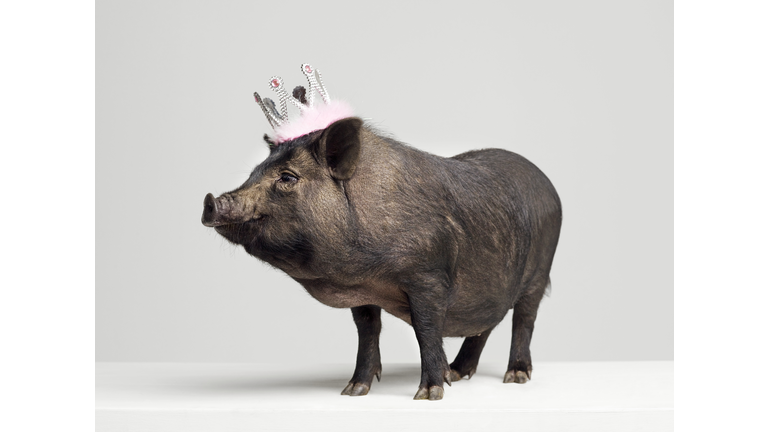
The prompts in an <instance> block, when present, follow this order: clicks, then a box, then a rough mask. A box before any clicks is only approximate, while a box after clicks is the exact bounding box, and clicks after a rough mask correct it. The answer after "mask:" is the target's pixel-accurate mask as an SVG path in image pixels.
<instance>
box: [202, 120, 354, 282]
mask: <svg viewBox="0 0 768 432" xmlns="http://www.w3.org/2000/svg"><path fill="white" fill-rule="evenodd" d="M362 124H363V122H362V120H360V119H359V118H357V117H350V118H345V119H342V120H338V121H336V122H335V123H333V124H331V125H330V126H328V127H327V128H325V129H323V130H319V131H315V132H312V133H309V134H307V135H304V136H301V137H298V138H296V139H293V140H291V141H287V142H284V143H281V144H280V145H277V146H273V147H272V148H271V151H270V154H269V157H267V159H266V160H265V161H264V162H262V163H261V164H259V165H258V166H257V167H256V168H255V169H254V170H253V172H252V173H251V175H250V177H249V178H248V180H246V181H245V183H243V185H242V186H240V187H239V188H237V189H235V190H233V191H231V192H227V193H225V194H222V195H221V196H219V197H218V198H215V197H214V196H213V195H212V194H208V195H206V197H205V200H204V208H203V216H202V222H203V225H205V226H208V227H213V228H214V229H215V230H216V232H218V233H219V234H221V235H222V236H224V238H226V239H227V240H229V241H230V242H232V243H234V244H238V245H242V246H243V247H244V248H245V250H246V251H247V252H248V253H249V254H251V255H253V256H255V257H257V258H259V259H262V260H264V261H266V262H268V263H270V264H272V265H274V266H276V267H278V268H280V269H282V270H284V271H286V272H288V273H289V274H291V275H293V276H309V275H308V274H305V275H302V274H299V273H306V272H307V271H309V272H312V269H311V268H312V267H313V265H312V264H313V257H314V256H316V255H317V254H324V253H331V252H332V251H334V250H336V251H338V250H339V249H340V248H342V247H343V245H344V244H346V242H348V241H350V238H349V236H350V234H351V232H353V231H354V230H353V229H350V228H351V227H352V226H353V220H352V219H351V218H352V216H351V212H350V209H349V203H348V202H347V197H346V194H345V191H344V183H345V182H347V181H348V180H350V179H351V178H352V176H353V175H354V173H355V169H356V168H357V165H358V159H359V155H360V147H361V138H360V137H361V128H362Z"/></svg>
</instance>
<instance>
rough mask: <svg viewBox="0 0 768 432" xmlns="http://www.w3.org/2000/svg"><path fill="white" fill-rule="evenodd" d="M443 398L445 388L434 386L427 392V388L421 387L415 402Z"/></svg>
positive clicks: (414, 398)
mask: <svg viewBox="0 0 768 432" xmlns="http://www.w3.org/2000/svg"><path fill="white" fill-rule="evenodd" d="M442 398H443V388H442V387H440V386H432V387H430V388H429V390H427V388H426V387H420V388H419V391H417V392H416V396H414V397H413V400H440V399H442Z"/></svg>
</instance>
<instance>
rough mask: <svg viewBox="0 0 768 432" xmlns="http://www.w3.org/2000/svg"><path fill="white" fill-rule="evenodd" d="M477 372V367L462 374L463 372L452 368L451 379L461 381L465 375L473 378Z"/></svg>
mask: <svg viewBox="0 0 768 432" xmlns="http://www.w3.org/2000/svg"><path fill="white" fill-rule="evenodd" d="M474 374H475V369H472V370H470V371H469V372H467V373H465V374H462V373H461V372H459V371H457V370H456V369H451V381H452V382H455V381H459V380H461V379H462V378H464V377H467V379H470V378H472V375H474Z"/></svg>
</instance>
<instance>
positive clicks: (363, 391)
mask: <svg viewBox="0 0 768 432" xmlns="http://www.w3.org/2000/svg"><path fill="white" fill-rule="evenodd" d="M370 389H371V388H370V387H369V386H367V385H365V384H362V383H353V382H351V383H349V384H347V386H346V387H344V390H342V391H341V394H342V395H346V396H365V395H367V394H368V390H370Z"/></svg>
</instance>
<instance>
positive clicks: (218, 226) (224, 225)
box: [210, 214, 267, 234]
mask: <svg viewBox="0 0 768 432" xmlns="http://www.w3.org/2000/svg"><path fill="white" fill-rule="evenodd" d="M266 218H267V215H263V214H261V215H257V216H254V217H253V218H251V219H248V220H246V221H242V222H220V223H215V224H212V225H210V226H211V227H213V229H215V230H216V231H217V232H218V233H219V234H221V233H222V231H225V232H226V231H231V230H233V229H243V228H251V227H255V226H257V225H259V224H260V223H261V222H263V221H264V220H265V219H266Z"/></svg>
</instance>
